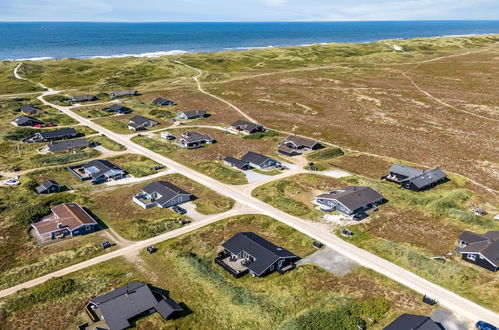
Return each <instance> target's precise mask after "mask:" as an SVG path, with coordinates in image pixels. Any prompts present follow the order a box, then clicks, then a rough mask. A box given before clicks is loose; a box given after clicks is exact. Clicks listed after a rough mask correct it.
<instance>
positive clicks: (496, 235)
mask: <svg viewBox="0 0 499 330" xmlns="http://www.w3.org/2000/svg"><path fill="white" fill-rule="evenodd" d="M465 233H466V232H465ZM467 233H470V232H467ZM463 234H464V233H463ZM463 234H461V236H462V235H463ZM470 234H474V235H476V236H475V237H476V238H475V242H468V243H469V245H468V246H466V247H464V248H459V249H458V250H457V251H458V252H459V253H468V254H480V255H482V256H483V257H484V258H486V259H487V260H488V261H490V262H491V263H492V264H493V265H494V266H496V267H499V231H497V230H494V231H489V232H487V233H485V234H483V235H479V234H475V233H470ZM466 235H469V234H466ZM461 236H460V237H459V238H460V239H461ZM480 236H481V237H482V239H481V240H479V237H480Z"/></svg>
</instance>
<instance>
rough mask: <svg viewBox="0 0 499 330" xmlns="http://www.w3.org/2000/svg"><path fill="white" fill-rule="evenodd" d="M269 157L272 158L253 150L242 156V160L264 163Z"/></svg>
mask: <svg viewBox="0 0 499 330" xmlns="http://www.w3.org/2000/svg"><path fill="white" fill-rule="evenodd" d="M267 159H272V158H270V157H267V156H264V155H262V154H257V153H256V152H252V151H249V152H247V153H246V154H245V155H244V156H243V157H241V160H242V161H244V162H248V163H253V164H257V165H261V164H263V163H264V162H265V161H266V160H267Z"/></svg>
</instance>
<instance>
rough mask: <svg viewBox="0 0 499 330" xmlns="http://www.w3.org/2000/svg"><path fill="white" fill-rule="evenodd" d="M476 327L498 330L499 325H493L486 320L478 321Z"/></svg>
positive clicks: (480, 329)
mask: <svg viewBox="0 0 499 330" xmlns="http://www.w3.org/2000/svg"><path fill="white" fill-rule="evenodd" d="M475 327H476V328H477V329H479V330H497V327H495V326H493V325H492V324H490V323H487V322H485V321H478V322H477V323H476V324H475Z"/></svg>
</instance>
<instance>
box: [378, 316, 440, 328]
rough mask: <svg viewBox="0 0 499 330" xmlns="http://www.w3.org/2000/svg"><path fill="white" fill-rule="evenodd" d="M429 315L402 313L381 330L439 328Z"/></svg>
mask: <svg viewBox="0 0 499 330" xmlns="http://www.w3.org/2000/svg"><path fill="white" fill-rule="evenodd" d="M441 329H442V328H440V327H439V326H438V325H437V324H436V323H435V321H433V320H432V319H431V317H429V316H422V315H415V314H407V313H404V314H402V315H400V316H399V317H398V318H397V319H396V320H395V321H393V322H392V323H390V324H389V325H387V326H386V327H385V328H383V330H441Z"/></svg>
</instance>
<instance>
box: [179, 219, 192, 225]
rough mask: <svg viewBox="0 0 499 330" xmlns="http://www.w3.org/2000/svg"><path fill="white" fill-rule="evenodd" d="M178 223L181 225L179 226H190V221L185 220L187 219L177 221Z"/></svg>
mask: <svg viewBox="0 0 499 330" xmlns="http://www.w3.org/2000/svg"><path fill="white" fill-rule="evenodd" d="M178 221H179V222H180V224H181V225H183V226H185V225H188V224H190V223H191V221H190V220H187V219H184V218H182V219H179V220H178Z"/></svg>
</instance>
